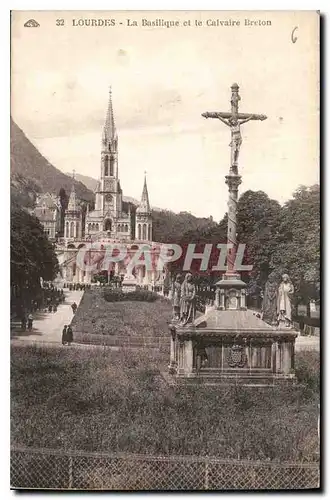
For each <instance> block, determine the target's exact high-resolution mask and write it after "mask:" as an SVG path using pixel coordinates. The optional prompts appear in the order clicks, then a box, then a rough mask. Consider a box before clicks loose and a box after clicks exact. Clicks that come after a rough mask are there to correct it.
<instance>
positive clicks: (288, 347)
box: [169, 83, 297, 385]
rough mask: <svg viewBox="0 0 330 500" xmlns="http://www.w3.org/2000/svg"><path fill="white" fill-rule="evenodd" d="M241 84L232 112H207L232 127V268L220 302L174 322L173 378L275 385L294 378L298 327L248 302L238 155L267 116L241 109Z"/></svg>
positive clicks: (229, 254) (218, 285)
mask: <svg viewBox="0 0 330 500" xmlns="http://www.w3.org/2000/svg"><path fill="white" fill-rule="evenodd" d="M239 101H240V96H239V87H238V85H237V83H234V84H233V85H232V86H231V112H229V113H228V112H206V113H203V114H202V116H203V117H204V118H216V119H219V120H220V121H221V122H222V123H224V124H225V125H226V126H228V127H229V128H230V130H231V142H230V148H231V157H230V167H229V173H228V175H226V177H225V179H226V184H227V185H228V190H229V199H228V228H227V244H228V251H227V270H226V272H225V273H224V275H223V276H222V279H221V280H220V281H218V282H217V283H216V299H215V304H214V306H213V307H212V308H210V309H209V310H208V311H207V312H206V313H205V314H204V315H200V316H199V317H196V318H194V317H193V316H192V317H191V320H190V321H185V322H183V321H179V322H177V321H173V322H172V323H171V324H170V332H171V358H170V365H169V374H170V375H171V377H170V380H172V381H173V382H174V383H175V381H178V380H180V379H185V380H186V381H187V380H189V381H191V382H194V381H195V382H197V381H198V382H201V381H203V382H204V383H207V384H212V385H213V384H243V385H273V384H275V383H277V382H283V381H290V380H293V379H294V374H293V367H294V343H295V338H296V336H297V334H296V332H294V331H293V330H291V329H289V328H284V327H283V323H279V326H274V325H270V324H268V323H266V322H265V321H263V320H262V319H261V318H260V317H259V315H258V316H257V315H256V314H255V313H254V312H252V311H251V310H248V309H247V307H246V301H245V298H246V296H245V295H246V284H245V283H244V281H242V280H241V276H240V273H239V272H238V271H237V270H236V269H235V259H236V248H237V236H236V229H237V222H236V214H237V199H238V186H239V185H240V183H241V176H240V175H239V172H238V158H239V152H240V148H241V145H242V137H241V126H242V125H243V124H244V123H247V122H248V121H250V120H260V121H263V120H265V119H266V118H267V117H266V116H265V115H257V114H248V113H239V112H238V103H239Z"/></svg>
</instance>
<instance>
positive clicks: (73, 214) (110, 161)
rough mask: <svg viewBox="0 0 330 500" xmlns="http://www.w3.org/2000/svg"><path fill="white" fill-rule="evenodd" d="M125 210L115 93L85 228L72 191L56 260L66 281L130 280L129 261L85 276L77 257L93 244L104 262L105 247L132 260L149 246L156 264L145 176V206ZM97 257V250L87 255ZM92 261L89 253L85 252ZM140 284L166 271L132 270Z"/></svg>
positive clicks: (156, 280) (155, 281) (157, 278)
mask: <svg viewBox="0 0 330 500" xmlns="http://www.w3.org/2000/svg"><path fill="white" fill-rule="evenodd" d="M128 207H129V208H128V211H127V212H125V211H124V210H123V192H122V189H121V186H120V180H119V166H118V134H117V130H116V126H115V119H114V113H113V104H112V94H111V90H110V93H109V102H108V108H107V113H106V119H105V125H104V128H103V134H102V146H101V167H100V178H99V180H98V182H97V186H96V189H95V208H94V210H89V207H87V212H86V217H85V223H84V226H83V223H82V212H81V207H80V203H79V200H78V199H77V197H76V193H75V189H74V186H72V190H71V194H70V199H69V203H68V208H67V210H66V213H65V220H64V238H63V239H62V241H58V242H57V255H58V259H59V263H60V269H61V274H62V277H63V278H64V279H65V280H66V281H77V282H90V281H91V280H92V278H93V275H95V274H99V273H100V272H104V271H106V272H108V275H109V278H110V276H111V275H117V276H118V275H122V276H126V275H127V259H126V261H123V262H119V263H115V264H113V265H112V266H110V267H109V268H107V267H104V266H102V262H101V264H100V265H99V266H98V268H97V270H94V271H86V270H85V269H84V268H81V267H79V263H78V261H77V254H78V252H79V250H81V249H84V248H86V249H87V248H88V247H89V246H90V245H91V244H92V245H94V247H95V244H96V243H99V244H100V249H99V250H98V252H99V255H100V257H102V252H103V250H102V249H103V248H106V246H107V245H109V244H111V243H116V244H117V243H120V244H124V245H125V246H126V248H127V256H128V257H129V256H130V255H132V254H133V253H134V252H136V251H137V250H138V249H139V245H140V244H141V245H143V244H146V243H147V244H148V247H149V251H150V252H151V254H152V256H151V258H152V260H155V259H154V257H155V255H157V253H158V252H159V246H158V245H157V243H154V242H153V241H152V216H151V208H150V204H149V194H148V188H147V180H146V176H145V177H144V183H143V188H142V195H141V201H140V204H139V206H138V207H137V209H136V211H135V214H134V211H133V210H132V211H131V209H130V205H128ZM95 253H97V250H96V249H95V248H94V250H93V251H91V253H90V254H89V258H91V257H90V256H91V254H95ZM86 255H87V257H88V250H86ZM133 273H134V279H135V280H136V282H137V284H139V285H144V286H146V285H147V286H149V285H156V284H160V283H162V282H163V280H164V278H165V271H157V270H156V269H154V270H150V269H149V270H146V268H145V266H143V265H139V266H136V267H135V269H134V270H133Z"/></svg>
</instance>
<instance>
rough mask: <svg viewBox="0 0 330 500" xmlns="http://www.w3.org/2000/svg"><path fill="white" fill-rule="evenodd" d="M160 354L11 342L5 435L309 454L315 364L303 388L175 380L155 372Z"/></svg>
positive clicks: (55, 443)
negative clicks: (182, 384) (176, 383)
mask: <svg viewBox="0 0 330 500" xmlns="http://www.w3.org/2000/svg"><path fill="white" fill-rule="evenodd" d="M317 357H318V355H317V353H308V355H307V358H306V355H305V353H299V354H297V365H298V368H299V366H302V365H304V366H305V365H307V366H312V367H313V366H316V365H317V362H318V359H317ZM306 359H307V361H306ZM167 361H168V359H167V357H164V356H163V355H162V354H160V353H158V354H155V352H153V353H151V351H150V350H149V351H148V350H145V351H142V350H141V351H135V352H127V351H126V352H125V351H116V352H115V351H110V350H105V351H103V350H102V349H92V350H91V349H76V348H74V347H73V348H57V347H56V348H40V347H32V346H28V347H13V348H12V356H11V370H12V371H11V378H12V384H11V391H12V396H11V410H12V416H11V424H12V431H11V439H12V443H13V444H17V445H21V446H22V445H24V446H32V447H46V448H61V449H80V450H88V451H114V452H117V451H120V452H131V453H152V454H165V455H167V454H187V455H192V454H197V455H206V454H208V455H216V456H220V457H224V458H235V459H237V458H240V459H270V460H281V461H284V460H289V461H290V460H292V461H296V460H306V461H310V460H313V459H315V452H317V450H318V438H317V417H318V409H317V403H318V382H317V379H318V373H316V378H315V376H314V375H313V374H311V375H310V380H313V381H314V382H313V384H311V383H309V384H308V383H307V384H306V387H300V388H298V387H296V388H293V387H283V388H273V389H256V388H254V389H251V388H239V389H235V388H230V387H228V388H225V389H220V388H209V387H187V388H180V389H179V388H177V389H174V388H170V387H168V386H167V385H166V384H165V382H164V381H163V379H162V377H161V376H160V375H159V371H160V370H161V369H166V364H167ZM304 370H305V368H304V369H303V370H302V373H303V374H305V375H303V376H304V377H305V378H306V370H305V371H304ZM307 378H308V377H307Z"/></svg>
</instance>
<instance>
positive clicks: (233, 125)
mask: <svg viewBox="0 0 330 500" xmlns="http://www.w3.org/2000/svg"><path fill="white" fill-rule="evenodd" d="M238 90H239V86H238V85H237V83H234V84H233V85H232V86H231V101H230V102H231V112H230V113H228V112H218V111H215V112H209V111H207V112H206V113H202V116H203V117H204V118H217V119H218V120H220V121H221V122H222V123H224V124H225V125H227V127H229V128H230V130H231V142H230V147H231V163H230V169H229V175H227V176H226V184H227V185H228V188H229V200H228V228H227V242H228V243H229V244H230V245H231V248H229V249H228V259H227V260H228V266H227V272H226V275H227V276H231V275H232V276H234V275H235V271H234V263H235V255H236V247H237V237H236V226H237V222H236V213H237V199H238V186H239V184H240V182H241V176H240V175H239V174H238V155H239V151H240V147H241V145H242V136H241V125H243V123H247V122H248V121H250V120H266V118H267V116H265V115H256V114H250V113H239V112H238V103H239V101H240V100H241V98H240V95H239V93H238Z"/></svg>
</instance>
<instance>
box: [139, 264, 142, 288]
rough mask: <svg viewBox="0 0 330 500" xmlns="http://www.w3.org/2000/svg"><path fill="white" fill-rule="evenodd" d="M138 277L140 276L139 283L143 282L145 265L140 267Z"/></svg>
mask: <svg viewBox="0 0 330 500" xmlns="http://www.w3.org/2000/svg"><path fill="white" fill-rule="evenodd" d="M138 277H139V285H142V284H143V267H142V266H139V267H138Z"/></svg>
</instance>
